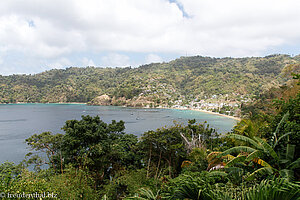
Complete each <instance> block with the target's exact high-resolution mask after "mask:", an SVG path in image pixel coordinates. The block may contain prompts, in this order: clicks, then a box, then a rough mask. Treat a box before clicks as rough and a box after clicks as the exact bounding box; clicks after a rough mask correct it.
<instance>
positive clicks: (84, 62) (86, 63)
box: [82, 57, 96, 67]
mask: <svg viewBox="0 0 300 200" xmlns="http://www.w3.org/2000/svg"><path fill="white" fill-rule="evenodd" d="M82 66H84V67H86V66H96V65H95V63H94V61H93V60H92V59H88V58H86V57H84V58H83V59H82Z"/></svg>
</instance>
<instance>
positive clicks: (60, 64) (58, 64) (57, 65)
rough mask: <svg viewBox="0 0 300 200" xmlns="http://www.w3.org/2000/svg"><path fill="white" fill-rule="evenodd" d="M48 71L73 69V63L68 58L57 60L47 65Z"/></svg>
mask: <svg viewBox="0 0 300 200" xmlns="http://www.w3.org/2000/svg"><path fill="white" fill-rule="evenodd" d="M46 66H47V68H48V69H62V68H66V67H71V66H72V62H71V61H70V60H69V59H67V58H60V59H57V60H54V61H53V62H51V63H49V64H46Z"/></svg>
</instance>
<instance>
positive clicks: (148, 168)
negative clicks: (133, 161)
mask: <svg viewBox="0 0 300 200" xmlns="http://www.w3.org/2000/svg"><path fill="white" fill-rule="evenodd" d="M149 154H150V155H149V160H148V166H147V178H148V177H149V170H150V162H151V154H152V145H151V146H150V153H149Z"/></svg>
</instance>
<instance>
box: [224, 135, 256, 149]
mask: <svg viewBox="0 0 300 200" xmlns="http://www.w3.org/2000/svg"><path fill="white" fill-rule="evenodd" d="M227 138H231V139H235V140H240V141H243V142H247V143H250V144H252V145H253V146H254V147H256V148H257V149H262V147H261V146H260V145H259V144H258V143H257V142H255V141H254V140H252V139H251V138H249V137H246V136H243V135H238V134H230V135H228V136H227Z"/></svg>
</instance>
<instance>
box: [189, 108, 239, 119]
mask: <svg viewBox="0 0 300 200" xmlns="http://www.w3.org/2000/svg"><path fill="white" fill-rule="evenodd" d="M190 110H194V111H199V112H204V113H208V114H214V115H219V116H223V117H227V118H231V119H235V120H237V121H241V120H242V119H241V118H239V117H234V116H230V115H224V114H221V113H216V112H212V111H208V110H199V109H195V108H192V109H190Z"/></svg>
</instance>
